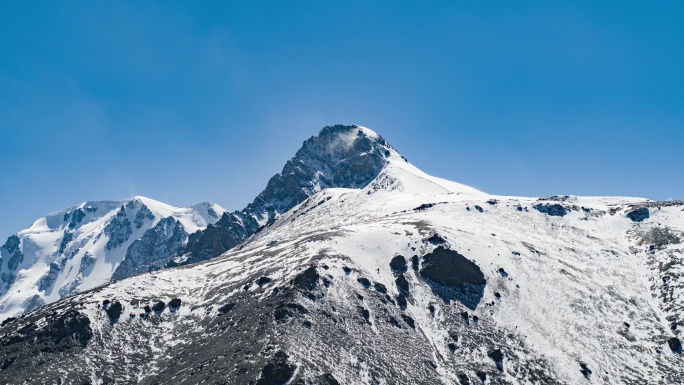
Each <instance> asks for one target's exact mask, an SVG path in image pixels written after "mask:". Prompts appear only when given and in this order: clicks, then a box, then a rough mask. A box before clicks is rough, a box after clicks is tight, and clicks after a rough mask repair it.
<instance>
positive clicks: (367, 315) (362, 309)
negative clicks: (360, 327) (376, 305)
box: [357, 306, 370, 324]
mask: <svg viewBox="0 0 684 385" xmlns="http://www.w3.org/2000/svg"><path fill="white" fill-rule="evenodd" d="M357 310H358V311H359V314H361V317H363V319H364V320H366V323H369V324H370V312H369V311H368V309H366V308H365V307H363V306H357Z"/></svg>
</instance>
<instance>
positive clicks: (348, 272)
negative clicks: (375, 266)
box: [342, 266, 352, 275]
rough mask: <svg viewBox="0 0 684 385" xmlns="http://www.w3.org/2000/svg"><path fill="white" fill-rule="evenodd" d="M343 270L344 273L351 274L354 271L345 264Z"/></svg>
mask: <svg viewBox="0 0 684 385" xmlns="http://www.w3.org/2000/svg"><path fill="white" fill-rule="evenodd" d="M342 270H344V274H346V275H349V274H351V272H352V269H350V268H348V267H347V266H343V267H342Z"/></svg>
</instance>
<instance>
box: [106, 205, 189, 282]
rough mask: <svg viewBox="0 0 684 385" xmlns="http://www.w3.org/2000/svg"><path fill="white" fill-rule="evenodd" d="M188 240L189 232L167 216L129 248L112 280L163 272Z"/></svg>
mask: <svg viewBox="0 0 684 385" xmlns="http://www.w3.org/2000/svg"><path fill="white" fill-rule="evenodd" d="M143 207H146V206H144V205H143ZM140 212H141V211H138V213H140ZM150 214H151V213H150ZM153 217H154V216H153ZM187 237H188V233H187V232H186V231H185V228H184V227H183V225H182V224H181V223H180V222H179V221H178V220H177V219H175V218H173V217H167V218H164V219H162V220H160V221H159V222H158V223H157V224H156V225H155V226H154V227H152V228H150V229H148V230H147V231H145V233H144V234H143V236H142V237H141V238H140V239H137V240H135V241H133V243H132V244H131V245H130V246H129V247H128V250H126V257H125V258H124V260H123V261H121V264H119V266H118V267H117V268H116V270H114V274H112V280H121V279H124V278H127V277H131V276H134V275H140V274H143V273H147V272H150V271H155V270H160V269H163V268H164V267H166V266H168V264H169V263H170V262H171V260H172V258H174V257H175V256H177V255H178V254H179V253H180V250H181V248H182V247H183V243H184V241H185V239H186V238H187Z"/></svg>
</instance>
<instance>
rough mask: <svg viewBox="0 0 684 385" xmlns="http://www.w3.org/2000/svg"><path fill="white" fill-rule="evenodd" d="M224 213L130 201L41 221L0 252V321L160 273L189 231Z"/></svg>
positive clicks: (90, 205) (207, 207)
mask: <svg viewBox="0 0 684 385" xmlns="http://www.w3.org/2000/svg"><path fill="white" fill-rule="evenodd" d="M224 212H225V210H224V209H223V208H221V207H220V206H218V205H216V204H213V203H200V204H197V205H194V206H192V207H182V208H179V207H172V206H169V205H167V204H164V203H161V202H157V201H155V200H152V199H149V198H144V197H136V198H134V199H131V200H127V201H97V202H84V203H82V204H80V205H78V206H74V207H70V208H68V209H65V210H61V211H58V212H55V213H52V214H50V215H47V216H45V217H43V218H40V219H39V220H37V221H35V222H34V223H33V224H32V225H31V226H29V227H28V228H27V229H25V230H22V231H20V232H19V233H17V234H15V235H12V236H11V237H9V239H8V240H7V241H6V242H5V244H4V245H3V246H2V248H0V320H1V319H5V318H7V317H9V316H17V315H19V314H21V313H23V312H24V311H30V310H33V309H35V308H37V307H39V306H42V305H44V304H46V303H50V302H54V301H57V300H59V299H61V298H64V297H67V296H70V295H73V294H75V293H78V292H81V291H84V290H88V289H91V288H94V287H96V286H99V285H102V284H105V283H107V282H109V281H110V280H112V279H114V280H118V279H122V278H126V277H129V276H132V275H137V274H141V273H146V272H148V271H150V270H157V269H159V268H163V267H165V266H166V264H168V263H169V261H170V260H171V258H172V257H175V256H176V255H178V253H179V250H180V249H182V248H183V246H184V245H185V244H186V243H187V240H188V235H189V234H190V233H194V232H196V231H199V230H202V229H204V228H206V227H207V226H208V225H211V224H213V223H216V222H217V221H218V220H219V218H220V216H221V215H223V213H224Z"/></svg>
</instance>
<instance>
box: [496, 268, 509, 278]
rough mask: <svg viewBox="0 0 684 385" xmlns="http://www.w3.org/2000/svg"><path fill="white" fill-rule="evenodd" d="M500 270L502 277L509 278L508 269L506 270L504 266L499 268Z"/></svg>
mask: <svg viewBox="0 0 684 385" xmlns="http://www.w3.org/2000/svg"><path fill="white" fill-rule="evenodd" d="M498 271H499V274H501V276H502V277H504V278H508V273H507V272H506V270H504V268H503V267H501V268H499V270H498Z"/></svg>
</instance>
